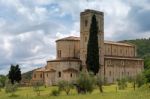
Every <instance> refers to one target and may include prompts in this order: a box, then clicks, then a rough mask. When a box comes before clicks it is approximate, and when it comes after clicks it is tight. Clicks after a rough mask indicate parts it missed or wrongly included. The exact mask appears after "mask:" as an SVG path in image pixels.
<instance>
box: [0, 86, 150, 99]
mask: <svg viewBox="0 0 150 99" xmlns="http://www.w3.org/2000/svg"><path fill="white" fill-rule="evenodd" d="M54 88H56V87H47V88H44V87H41V88H40V89H41V95H40V96H37V95H36V93H35V92H34V91H33V88H32V87H21V88H19V89H18V90H17V92H16V93H15V96H11V94H6V93H5V90H4V89H2V90H1V91H0V99H150V89H148V88H146V87H142V88H139V89H136V90H135V91H134V90H133V88H132V87H131V86H128V88H126V89H125V90H117V92H116V86H115V85H110V86H104V93H100V92H99V90H98V89H95V90H94V91H93V92H92V93H91V94H86V95H78V94H77V92H76V91H75V90H71V93H70V95H68V96H67V95H66V94H65V93H64V92H62V93H61V94H60V95H59V96H51V95H50V93H51V90H52V89H54Z"/></svg>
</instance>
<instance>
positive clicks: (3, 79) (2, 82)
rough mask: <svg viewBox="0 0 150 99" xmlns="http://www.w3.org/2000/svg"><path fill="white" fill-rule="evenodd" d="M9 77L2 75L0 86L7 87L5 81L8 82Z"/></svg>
mask: <svg viewBox="0 0 150 99" xmlns="http://www.w3.org/2000/svg"><path fill="white" fill-rule="evenodd" d="M6 79H7V77H6V76H4V75H0V86H1V87H4V86H5V81H6Z"/></svg>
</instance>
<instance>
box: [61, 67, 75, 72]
mask: <svg viewBox="0 0 150 99" xmlns="http://www.w3.org/2000/svg"><path fill="white" fill-rule="evenodd" d="M69 71H71V72H78V70H76V69H74V68H67V69H65V70H63V72H69Z"/></svg>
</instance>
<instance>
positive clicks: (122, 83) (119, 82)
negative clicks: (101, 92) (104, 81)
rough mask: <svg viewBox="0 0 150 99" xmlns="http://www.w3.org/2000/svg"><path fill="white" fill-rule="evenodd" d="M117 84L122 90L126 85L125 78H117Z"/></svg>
mask: <svg viewBox="0 0 150 99" xmlns="http://www.w3.org/2000/svg"><path fill="white" fill-rule="evenodd" d="M117 84H118V87H119V89H120V90H124V89H125V88H126V87H127V80H126V78H121V79H118V80H117Z"/></svg>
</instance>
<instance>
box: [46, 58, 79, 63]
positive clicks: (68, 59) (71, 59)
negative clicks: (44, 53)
mask: <svg viewBox="0 0 150 99" xmlns="http://www.w3.org/2000/svg"><path fill="white" fill-rule="evenodd" d="M70 61H71V62H72V61H75V62H81V60H80V59H75V58H60V59H55V60H49V61H47V62H70Z"/></svg>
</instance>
